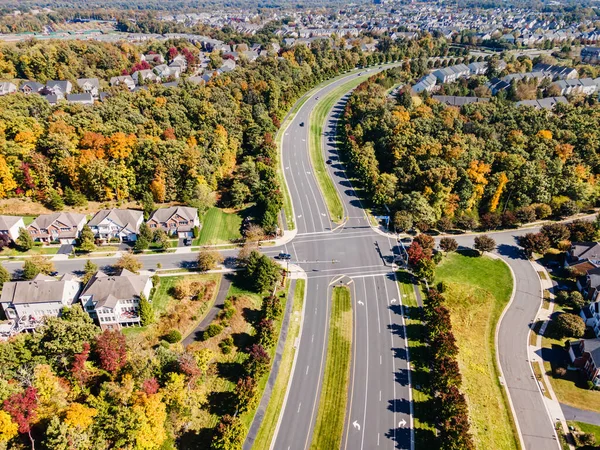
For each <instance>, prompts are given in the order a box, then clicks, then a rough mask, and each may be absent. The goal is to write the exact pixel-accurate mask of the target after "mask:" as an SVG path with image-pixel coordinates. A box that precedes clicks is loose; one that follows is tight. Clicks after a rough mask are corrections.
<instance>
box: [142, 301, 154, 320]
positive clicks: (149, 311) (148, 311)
mask: <svg viewBox="0 0 600 450" xmlns="http://www.w3.org/2000/svg"><path fill="white" fill-rule="evenodd" d="M140 319H141V321H142V325H143V326H146V325H150V324H151V323H152V322H154V308H153V307H152V303H150V302H149V301H148V299H147V298H146V296H145V295H144V294H142V295H140Z"/></svg>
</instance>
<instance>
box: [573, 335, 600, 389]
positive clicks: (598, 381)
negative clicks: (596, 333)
mask: <svg viewBox="0 0 600 450" xmlns="http://www.w3.org/2000/svg"><path fill="white" fill-rule="evenodd" d="M567 346H568V347H569V358H570V359H571V363H572V364H573V365H574V366H575V367H576V368H578V369H579V370H580V371H581V372H583V373H584V374H585V376H586V377H587V379H588V380H590V381H591V382H592V383H594V385H596V386H600V339H581V340H579V341H569V342H567Z"/></svg>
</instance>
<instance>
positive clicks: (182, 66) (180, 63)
mask: <svg viewBox="0 0 600 450" xmlns="http://www.w3.org/2000/svg"><path fill="white" fill-rule="evenodd" d="M169 67H179V70H180V72H185V70H186V69H187V59H185V56H183V55H177V56H175V58H173V60H172V61H171V62H170V63H169Z"/></svg>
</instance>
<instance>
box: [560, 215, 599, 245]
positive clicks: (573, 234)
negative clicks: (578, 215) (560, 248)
mask: <svg viewBox="0 0 600 450" xmlns="http://www.w3.org/2000/svg"><path fill="white" fill-rule="evenodd" d="M567 228H568V229H569V234H570V239H571V241H573V242H591V241H595V240H596V235H597V231H596V228H595V227H594V224H593V223H592V222H589V221H587V220H581V219H578V220H574V221H573V222H571V223H569V224H568V225H567Z"/></svg>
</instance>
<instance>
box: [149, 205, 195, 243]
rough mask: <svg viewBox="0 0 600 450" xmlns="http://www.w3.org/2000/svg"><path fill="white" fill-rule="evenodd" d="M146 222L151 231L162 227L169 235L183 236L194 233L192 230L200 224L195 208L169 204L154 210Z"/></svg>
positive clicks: (189, 235)
mask: <svg viewBox="0 0 600 450" xmlns="http://www.w3.org/2000/svg"><path fill="white" fill-rule="evenodd" d="M147 223H148V226H149V227H150V229H151V230H152V231H154V230H157V229H162V230H164V231H166V232H167V233H168V234H170V235H176V236H178V237H180V238H185V237H192V236H193V235H194V233H193V231H192V230H193V229H194V227H199V226H200V218H199V217H198V210H197V209H196V208H190V207H189V206H171V207H170V208H160V209H157V210H156V211H154V212H153V213H152V215H151V216H150V218H149V219H148V222H147Z"/></svg>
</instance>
